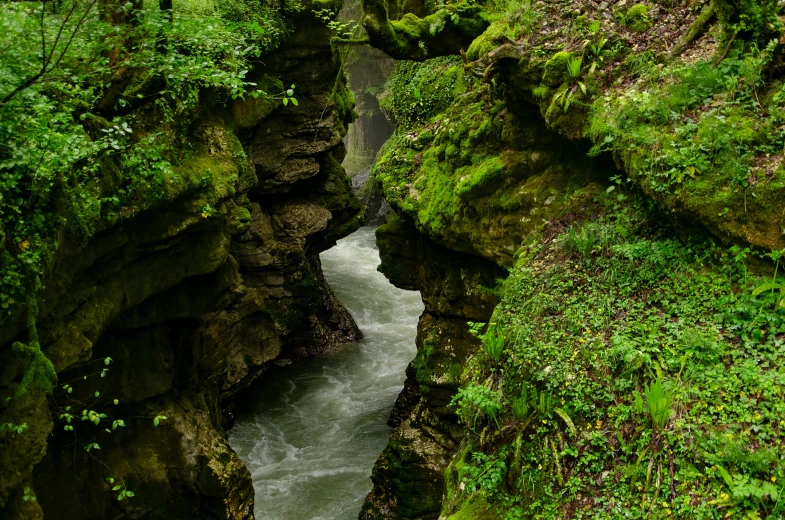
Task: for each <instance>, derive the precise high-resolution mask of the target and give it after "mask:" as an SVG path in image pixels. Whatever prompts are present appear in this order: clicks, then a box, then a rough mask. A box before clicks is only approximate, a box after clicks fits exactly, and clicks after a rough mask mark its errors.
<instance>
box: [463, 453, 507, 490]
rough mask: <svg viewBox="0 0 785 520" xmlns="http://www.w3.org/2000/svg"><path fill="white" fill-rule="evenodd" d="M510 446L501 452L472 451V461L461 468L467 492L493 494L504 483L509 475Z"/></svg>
mask: <svg viewBox="0 0 785 520" xmlns="http://www.w3.org/2000/svg"><path fill="white" fill-rule="evenodd" d="M508 452H509V448H508V447H507V446H506V445H505V446H502V447H501V448H499V452H498V453H495V454H493V455H490V456H489V455H486V454H485V453H483V452H481V451H476V452H474V453H472V463H471V464H466V465H464V466H463V467H462V468H461V469H462V471H461V474H460V477H461V480H462V482H463V484H464V485H465V490H466V492H467V493H477V492H480V493H481V494H482V495H483V496H493V495H495V494H496V493H497V491H498V490H499V488H500V487H501V486H503V485H504V477H505V476H506V475H507V463H506V462H505V460H506V459H507V456H508Z"/></svg>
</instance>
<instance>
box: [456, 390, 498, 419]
mask: <svg viewBox="0 0 785 520" xmlns="http://www.w3.org/2000/svg"><path fill="white" fill-rule="evenodd" d="M450 405H451V406H454V407H455V408H456V410H457V412H458V415H459V416H460V417H461V418H462V421H463V423H464V424H466V425H467V426H468V425H471V427H472V428H477V419H479V418H480V415H483V414H484V415H485V416H486V417H489V418H491V419H493V422H494V423H495V424H496V427H497V428H499V429H500V428H501V424H500V423H499V419H498V414H499V412H501V411H502V403H501V396H500V395H499V393H498V392H495V391H494V390H491V388H489V387H488V386H487V385H470V386H467V387H464V388H461V389H460V390H459V391H458V393H457V394H455V396H453V398H452V401H451V403H450Z"/></svg>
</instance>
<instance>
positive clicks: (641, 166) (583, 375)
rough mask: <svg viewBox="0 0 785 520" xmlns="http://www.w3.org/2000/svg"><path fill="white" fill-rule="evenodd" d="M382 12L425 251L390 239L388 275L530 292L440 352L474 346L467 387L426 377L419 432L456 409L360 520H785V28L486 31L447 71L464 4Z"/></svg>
mask: <svg viewBox="0 0 785 520" xmlns="http://www.w3.org/2000/svg"><path fill="white" fill-rule="evenodd" d="M366 4H372V5H366V12H367V13H368V16H367V18H366V22H365V27H366V28H367V30H368V31H369V33H370V34H371V43H372V44H374V45H378V46H379V47H380V48H382V49H385V50H386V51H387V52H390V53H391V54H393V55H396V56H397V57H399V58H403V57H406V58H409V59H412V60H418V61H410V62H399V64H398V65H397V67H396V72H395V74H394V76H393V78H392V79H391V81H390V83H389V84H388V90H389V95H388V96H387V97H386V98H385V99H386V103H387V106H386V109H387V110H388V112H391V113H393V114H394V119H395V122H396V125H397V128H396V133H395V134H394V135H393V137H392V138H391V140H390V141H389V142H388V144H387V145H386V148H385V149H383V150H382V152H381V153H380V155H379V157H378V160H377V163H376V166H375V168H374V172H373V174H374V175H375V177H376V179H377V182H378V183H379V185H380V186H381V188H382V191H383V193H384V195H385V197H386V199H387V200H388V202H389V203H390V205H391V206H392V207H393V208H394V209H395V210H396V211H397V212H398V214H399V216H400V220H401V223H397V224H395V228H396V230H397V231H396V233H397V234H399V235H400V233H402V235H400V236H402V237H405V238H399V239H397V240H396V241H392V240H390V239H389V238H388V232H386V231H384V230H383V229H380V247H381V249H382V252H383V255H385V256H383V257H385V258H389V262H387V263H386V265H383V270H384V272H385V273H388V275H389V276H390V277H391V279H392V280H394V281H396V283H400V282H399V281H398V280H399V278H400V277H401V276H402V275H403V276H410V273H413V272H416V271H415V270H414V269H412V268H411V264H410V259H409V257H411V256H412V255H408V256H407V255H405V256H404V257H403V258H401V257H399V256H398V255H396V252H398V251H408V250H409V248H407V247H405V246H403V245H402V244H408V243H417V242H418V241H423V240H427V241H432V242H436V243H438V244H440V246H441V247H445V248H446V249H447V250H449V251H451V253H449V255H448V256H450V257H451V258H453V259H455V261H456V262H458V265H459V266H463V267H464V268H466V269H467V270H468V273H467V274H466V275H464V277H463V278H464V279H471V274H470V273H474V274H475V275H479V273H482V272H486V269H487V267H486V268H483V269H480V270H474V269H472V268H470V267H469V265H470V263H471V262H478V261H479V260H477V259H480V258H481V259H483V260H484V261H485V262H488V263H489V264H491V265H492V264H496V265H497V266H504V267H506V268H507V271H508V273H509V274H508V276H507V277H506V280H505V281H504V282H503V283H501V284H500V285H499V286H498V287H497V288H496V290H495V291H494V294H495V295H496V298H498V299H497V300H494V301H489V302H488V305H487V307H486V308H485V309H484V312H483V313H482V314H484V317H480V316H477V315H474V316H469V315H465V316H463V318H462V321H464V322H465V321H469V323H461V324H460V325H461V326H460V328H459V330H457V331H455V330H453V331H451V333H446V334H444V335H442V336H441V337H440V338H439V340H438V341H437V342H436V343H434V344H432V345H431V346H432V347H434V348H433V349H430V348H426V347H425V344H424V342H418V348H419V353H418V359H423V358H431V357H434V358H436V359H439V358H440V357H441V356H447V355H449V353H450V352H451V351H452V350H451V341H452V342H459V343H460V342H463V341H464V338H469V339H470V342H469V344H468V346H467V347H466V349H465V350H464V351H463V353H462V354H461V361H460V363H459V367H451V366H449V365H445V366H437V370H436V374H435V375H434V374H433V373H431V372H428V371H426V372H423V371H417V370H414V367H413V369H412V370H411V371H410V373H409V381H408V382H407V391H405V392H404V394H402V396H401V398H400V402H401V405H402V406H401V410H399V411H402V412H405V410H406V408H405V406H404V405H405V404H406V403H408V402H410V401H411V400H412V397H411V396H412V395H413V394H414V389H416V388H418V387H419V386H420V385H424V386H426V387H427V386H428V384H429V381H433V380H440V381H450V382H451V383H452V384H451V385H450V386H449V391H447V392H446V394H447V395H440V396H439V399H438V404H431V403H430V402H429V401H428V400H427V399H422V400H420V401H419V404H418V407H417V408H415V411H414V412H413V413H412V414H411V415H410V416H409V419H408V420H404V421H403V422H402V423H401V426H399V427H398V429H397V431H396V433H395V434H394V435H393V437H392V438H391V442H390V445H389V446H388V450H387V451H386V452H385V454H384V455H383V456H382V458H381V459H380V461H379V463H378V464H377V468H376V470H375V472H374V484H375V487H374V490H373V491H372V492H371V494H370V495H369V499H368V502H367V506H368V508H367V510H366V513H365V515H366V516H364V517H365V518H376V517H382V518H437V517H442V518H456V519H462V518H497V517H498V518H508V519H513V518H532V517H545V518H587V517H591V518H615V517H616V516H618V515H621V514H629V515H638V516H640V517H649V516H652V517H665V516H677V517H685V518H686V517H689V518H694V517H700V518H719V517H721V516H724V515H726V514H729V515H731V516H733V515H748V516H749V515H757V516H758V517H766V516H767V515H768V516H770V517H772V518H776V517H778V515H781V514H782V507H783V506H782V505H781V500H780V501H778V498H779V495H780V493H781V490H780V487H781V484H780V483H781V482H782V479H783V477H785V475H784V474H783V471H785V469H784V468H783V466H782V462H781V461H780V460H779V459H778V457H777V456H776V455H775V454H777V453H781V452H782V426H783V425H782V423H781V415H782V413H783V410H782V405H781V400H780V399H779V398H778V397H777V395H778V392H781V388H782V385H783V382H785V374H784V373H783V371H782V368H781V367H782V359H781V356H782V352H781V349H780V348H779V346H778V345H779V344H780V343H781V338H780V337H779V333H780V330H781V324H782V314H781V312H782V311H781V308H779V307H778V305H779V301H780V299H781V298H780V296H779V293H778V292H776V291H778V290H779V288H780V287H781V281H780V280H779V279H777V278H776V271H777V269H776V265H777V262H778V259H779V257H780V252H779V251H778V249H779V248H781V247H782V246H783V244H784V241H783V233H782V229H783V226H782V223H781V222H780V218H781V215H782V214H783V207H782V203H781V200H780V197H781V193H782V190H781V187H780V184H779V183H780V182H782V173H783V172H782V166H781V160H782V149H783V146H785V141H783V138H782V136H781V135H780V133H779V131H778V130H777V128H778V127H779V125H780V122H781V121H782V114H783V107H782V96H781V93H780V91H781V82H780V81H779V79H778V78H780V77H781V70H782V69H781V52H782V51H781V44H780V43H779V41H778V39H779V37H780V34H781V30H782V29H781V27H782V26H781V23H780V22H779V21H778V19H777V18H776V14H777V13H776V3H775V2H757V3H755V2H733V1H730V2H725V1H713V2H698V1H696V2H687V3H684V4H683V5H682V4H679V5H673V4H669V3H659V2H658V3H653V2H644V3H641V4H636V5H632V4H631V3H629V2H623V1H622V2H617V3H616V4H614V5H610V4H609V3H607V2H602V3H599V2H571V3H566V2H536V3H534V2H526V3H523V4H522V5H519V4H515V5H512V4H511V5H509V6H503V7H501V8H499V9H497V10H494V9H493V8H491V7H488V8H486V10H485V11H484V14H482V15H481V16H482V17H484V18H485V19H486V20H487V22H488V23H489V26H488V28H487V30H485V32H484V33H483V34H481V35H480V34H475V35H474V36H472V37H471V38H469V40H470V41H469V44H467V42H466V40H465V39H464V40H462V41H461V42H458V41H454V40H453V39H451V38H452V36H450V37H447V38H445V39H444V40H443V42H445V44H447V43H449V46H450V47H451V48H450V49H442V48H441V47H433V48H432V49H431V47H429V45H428V44H429V42H430V39H435V38H438V37H439V34H440V31H441V30H443V29H444V30H447V28H448V26H449V23H452V24H453V28H452V29H450V30H454V26H455V25H457V24H459V23H460V21H461V20H463V16H462V15H461V16H459V17H458V20H457V21H456V18H455V17H453V18H451V19H450V22H446V23H447V25H445V24H442V23H435V21H437V19H441V18H444V17H450V16H452V15H453V14H454V13H453V12H454V11H455V10H456V9H459V8H461V6H463V4H447V5H443V4H439V5H432V6H429V5H426V6H422V5H417V6H413V5H412V6H410V5H408V4H395V5H392V3H391V2H381V3H380V2H366ZM380 6H383V7H384V8H385V10H386V16H385V17H382V16H381V14H380V13H381V12H382V9H381V8H380ZM407 13H408V14H407ZM380 18H384V20H386V22H385V23H386V25H387V28H385V27H381V28H379V27H378V25H379V22H378V20H379V19H380ZM396 20H397V21H396ZM426 20H427V21H428V22H426ZM420 25H422V26H423V27H425V26H426V25H428V26H429V27H430V30H429V32H430V36H422V37H421V38H420V37H419V36H416V35H415V32H416V31H414V29H412V30H410V31H408V32H407V33H406V34H407V36H406V38H408V37H409V36H412V38H414V40H415V41H417V39H418V38H419V41H420V42H421V43H422V45H420V46H418V47H417V48H415V46H413V45H407V44H405V43H402V41H401V38H404V36H403V35H402V34H403V32H404V31H406V30H408V29H406V28H412V27H420ZM424 31H425V29H423V34H424ZM374 32H377V33H378V34H377V35H376V36H374V35H373V34H374ZM418 34H419V33H418ZM451 34H454V33H451ZM467 34H468V33H467ZM472 38H473V41H472ZM404 39H405V38H404ZM461 47H463V49H461ZM426 51H428V52H426ZM463 51H465V52H463ZM459 53H460V54H462V55H463V56H457V55H456V54H459ZM451 54H452V55H454V56H453V57H451V56H450V55H451ZM439 55H444V56H442V57H434V56H439ZM401 230H403V231H401ZM426 237H427V238H426ZM464 255H469V256H468V257H464ZM753 257H755V258H762V259H763V260H764V262H760V261H757V260H755V261H753V260H752V258H753ZM464 258H474V260H471V261H467V260H465V259H464ZM459 259H464V260H459ZM419 262H423V260H422V259H420V260H419ZM772 267H774V269H773V270H772ZM772 275H773V276H774V278H771V276H772ZM767 277H768V278H767ZM439 280H440V277H439V275H438V274H436V273H434V272H429V273H428V275H427V281H426V282H420V287H428V286H429V284H434V285H435V286H438V285H439ZM424 294H427V289H425V291H424ZM495 302H498V305H496V306H495V310H494V311H493V314H492V316H490V315H489V314H488V313H489V311H490V308H491V307H493V306H494V305H495ZM427 309H428V310H431V309H433V307H430V306H429V307H427ZM456 314H457V317H460V316H462V315H461V314H460V313H456ZM429 319H430V318H428V317H427V313H426V317H424V318H423V321H422V323H421V327H422V328H426V329H427V328H428V321H429ZM478 321H479V322H482V323H476V322H478ZM469 328H472V329H473V330H474V331H475V333H476V335H477V336H478V337H477V338H476V339H471V334H470V333H469V332H468V331H469ZM481 347H482V348H481ZM459 387H460V389H458V388H459ZM450 401H452V402H451V404H449V403H450ZM448 404H449V405H448ZM436 410H438V413H437V412H436ZM404 415H405V413H404ZM429 416H431V417H432V416H438V417H439V419H440V421H439V423H438V425H437V423H436V422H434V421H427V420H423V419H422V418H423V417H429ZM458 425H460V426H458ZM461 428H462V429H463V430H462V431H461ZM425 438H427V439H432V440H431V441H429V442H423V441H422V439H425ZM433 439H436V442H435V445H438V446H439V449H438V450H437V449H435V448H434V441H433ZM445 439H447V440H449V442H448V441H447V440H445ZM446 459H450V463H449V467H448V468H446V469H445V462H444V461H445V460H446ZM425 461H427V463H426V462H425ZM425 482H427V486H426V485H425V484H424V483H425ZM778 486H780V487H778ZM371 508H373V509H371ZM370 511H373V512H370Z"/></svg>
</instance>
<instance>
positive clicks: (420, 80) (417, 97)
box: [381, 56, 463, 130]
mask: <svg viewBox="0 0 785 520" xmlns="http://www.w3.org/2000/svg"><path fill="white" fill-rule="evenodd" d="M462 82H463V67H462V66H461V59H460V57H459V56H449V57H443V58H434V59H432V60H428V61H427V62H426V63H418V62H413V61H399V62H397V63H396V65H395V71H394V72H393V74H392V76H390V79H389V80H388V82H387V89H388V91H389V92H390V95H389V96H388V97H386V98H383V99H382V100H381V103H382V108H384V109H385V110H386V111H387V112H388V114H390V116H392V118H393V119H394V121H395V123H396V124H397V125H398V127H399V128H400V129H401V130H410V129H412V128H413V127H414V126H415V125H416V124H418V123H423V122H426V121H428V120H429V119H430V118H431V117H433V116H435V115H436V114H438V113H440V112H442V111H443V110H444V109H445V108H447V106H448V105H449V104H450V102H452V100H453V96H454V95H455V89H456V88H460V85H461V83H462Z"/></svg>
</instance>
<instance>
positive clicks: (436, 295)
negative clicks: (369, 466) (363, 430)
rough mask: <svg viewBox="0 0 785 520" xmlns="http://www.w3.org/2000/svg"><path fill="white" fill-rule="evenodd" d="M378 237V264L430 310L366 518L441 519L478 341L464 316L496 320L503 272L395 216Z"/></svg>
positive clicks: (421, 324)
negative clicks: (458, 398) (458, 411)
mask: <svg viewBox="0 0 785 520" xmlns="http://www.w3.org/2000/svg"><path fill="white" fill-rule="evenodd" d="M377 242H378V245H379V252H380V255H381V259H382V264H381V266H380V267H379V269H380V270H381V271H382V272H383V273H384V274H385V275H386V276H387V277H388V278H389V279H390V281H391V282H392V283H393V284H395V285H397V286H399V287H402V288H405V289H418V290H420V291H421V293H422V296H423V301H424V302H425V312H424V313H423V315H422V317H421V318H420V322H419V324H418V329H417V356H416V357H415V359H414V361H412V363H411V364H410V365H409V368H408V370H407V380H406V384H405V387H404V390H403V392H402V393H401V395H400V396H399V398H398V402H397V403H396V405H395V408H394V409H393V412H392V414H391V416H390V425H391V426H395V427H396V429H395V431H394V432H393V434H392V435H391V436H390V441H389V443H388V445H387V447H386V448H385V450H384V452H383V453H382V455H381V457H380V458H379V460H378V461H377V463H376V465H375V467H374V469H373V475H372V477H371V478H372V480H373V483H374V487H373V489H372V491H371V493H370V494H369V495H368V497H367V498H366V500H365V503H364V505H363V510H362V513H361V514H360V518H362V519H368V520H370V519H379V518H389V519H393V518H422V519H426V518H434V519H435V518H438V516H439V510H440V508H441V503H442V491H443V489H444V471H445V469H446V468H447V466H448V465H449V463H450V461H451V459H452V457H453V455H454V454H455V452H456V451H457V450H458V447H459V444H460V442H461V439H462V438H463V436H464V430H463V427H462V426H461V425H460V424H458V421H457V417H456V416H455V414H454V412H453V411H452V409H450V408H449V407H448V405H449V403H450V400H451V399H452V396H453V395H454V394H455V392H456V391H457V390H458V386H459V383H460V381H459V377H460V374H461V372H462V369H463V365H464V363H465V362H466V361H467V360H468V359H469V357H471V356H472V355H473V354H474V352H475V351H476V350H477V348H478V345H479V341H478V339H477V338H476V337H475V336H473V335H472V334H471V333H470V332H469V328H468V325H467V324H466V322H467V321H488V319H490V316H491V313H492V312H493V308H494V307H495V306H496V303H497V300H496V297H495V296H494V295H493V294H491V293H490V292H489V291H487V290H484V289H483V288H492V287H493V286H494V285H495V283H496V280H497V279H498V278H501V277H503V276H504V274H505V271H504V270H503V269H501V268H499V267H498V266H496V265H494V264H492V263H490V262H487V261H485V260H482V259H480V258H476V257H472V256H470V255H467V254H462V253H456V252H454V251H450V250H448V249H447V248H446V247H444V246H441V245H439V244H436V243H434V242H432V241H431V240H429V239H428V238H426V237H425V236H424V235H422V234H420V233H419V232H418V231H417V230H416V228H415V227H414V226H413V225H412V224H411V223H408V222H406V221H405V220H403V219H401V218H400V217H396V216H392V217H391V218H390V219H389V221H388V223H387V224H385V225H383V226H381V227H379V229H378V230H377Z"/></svg>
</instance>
